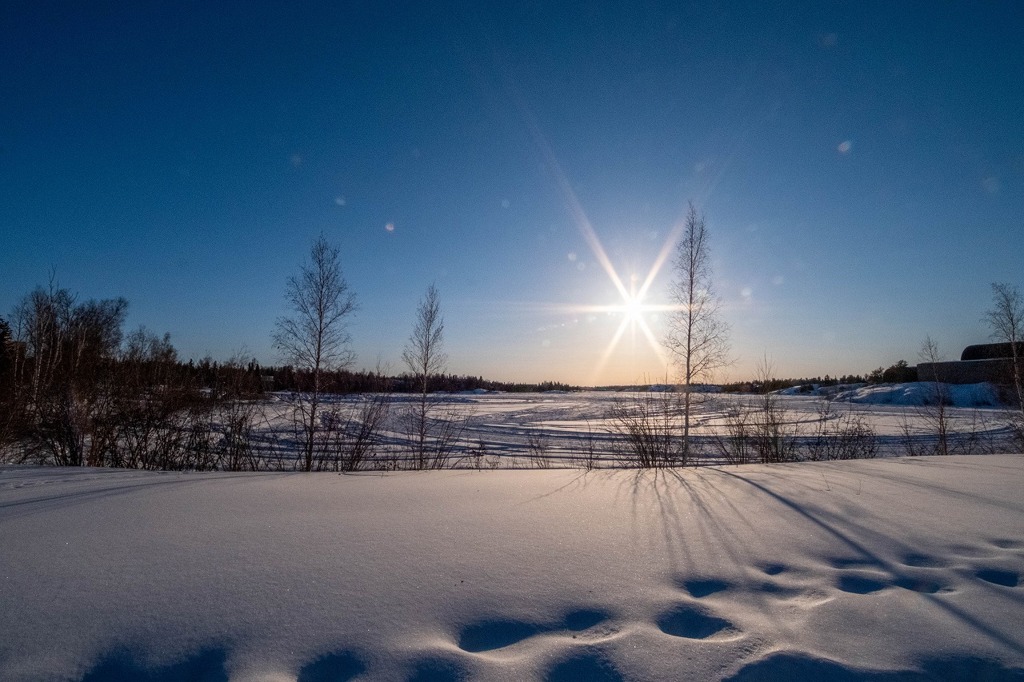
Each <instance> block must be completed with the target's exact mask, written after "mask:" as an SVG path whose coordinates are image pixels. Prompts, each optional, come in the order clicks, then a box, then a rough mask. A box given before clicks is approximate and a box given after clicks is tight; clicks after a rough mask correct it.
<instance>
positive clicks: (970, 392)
mask: <svg viewBox="0 0 1024 682" xmlns="http://www.w3.org/2000/svg"><path fill="white" fill-rule="evenodd" d="M938 396H943V398H944V402H945V403H946V404H949V405H952V406H954V407H997V406H998V405H999V404H1000V403H999V392H998V390H997V389H996V387H995V386H993V385H992V384H990V383H980V384H936V383H935V382H932V381H915V382H912V383H906V384H878V385H874V386H862V387H860V388H856V389H852V390H847V391H842V392H840V393H838V394H836V396H835V399H836V400H839V401H843V402H850V403H864V404H871V405H903V406H921V405H935V404H937V401H938Z"/></svg>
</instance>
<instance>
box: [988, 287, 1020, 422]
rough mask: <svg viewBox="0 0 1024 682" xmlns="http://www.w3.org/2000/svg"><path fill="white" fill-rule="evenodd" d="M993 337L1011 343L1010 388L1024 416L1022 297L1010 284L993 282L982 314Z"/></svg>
mask: <svg viewBox="0 0 1024 682" xmlns="http://www.w3.org/2000/svg"><path fill="white" fill-rule="evenodd" d="M985 319H986V320H987V321H988V325H989V327H990V328H991V329H992V338H993V339H995V340H996V341H1000V342H1002V343H1007V344H1009V345H1010V359H1011V362H1012V371H1013V387H1014V390H1015V391H1016V393H1017V406H1018V407H1019V408H1020V411H1021V416H1022V417H1024V376H1022V371H1021V369H1022V368H1021V364H1022V361H1021V345H1022V344H1024V298H1021V294H1020V290H1019V289H1018V288H1017V287H1015V286H1013V285H1010V284H1005V283H999V282H996V283H993V284H992V307H991V308H990V309H989V311H988V312H987V313H986V314H985Z"/></svg>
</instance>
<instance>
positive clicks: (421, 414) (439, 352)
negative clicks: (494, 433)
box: [402, 284, 448, 469]
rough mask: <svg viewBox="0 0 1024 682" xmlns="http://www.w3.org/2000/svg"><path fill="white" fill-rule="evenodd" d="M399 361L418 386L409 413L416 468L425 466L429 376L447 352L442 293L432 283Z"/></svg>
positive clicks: (443, 362)
mask: <svg viewBox="0 0 1024 682" xmlns="http://www.w3.org/2000/svg"><path fill="white" fill-rule="evenodd" d="M402 361H403V362H405V366H406V367H408V368H409V371H410V372H411V373H412V375H413V377H414V378H415V380H416V383H417V385H418V388H419V399H418V401H417V403H416V406H415V409H414V412H413V414H412V424H411V429H412V436H413V438H414V444H413V447H414V454H415V457H416V465H417V467H418V468H420V469H423V468H426V465H427V462H426V458H427V433H428V431H429V419H430V408H431V403H430V398H429V388H430V377H431V376H433V375H436V374H440V373H441V372H443V371H444V369H445V366H446V365H447V363H448V355H447V354H446V353H445V352H444V317H442V315H441V294H440V293H439V292H438V290H437V286H436V285H434V284H431V285H430V286H429V287H427V293H426V294H425V295H424V296H423V298H422V299H421V300H420V305H419V308H417V310H416V324H415V325H414V326H413V330H412V334H411V335H410V336H409V340H408V342H406V344H405V349H404V350H403V351H402Z"/></svg>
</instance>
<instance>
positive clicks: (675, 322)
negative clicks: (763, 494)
mask: <svg viewBox="0 0 1024 682" xmlns="http://www.w3.org/2000/svg"><path fill="white" fill-rule="evenodd" d="M674 272H675V279H674V280H673V282H672V288H671V289H670V290H669V297H670V299H671V301H672V304H673V305H674V306H675V308H676V309H675V311H674V312H673V313H672V314H671V316H670V317H669V328H668V333H667V335H666V337H665V342H664V343H665V346H666V348H667V349H668V350H669V352H670V353H671V354H672V359H673V362H674V363H675V364H676V366H677V367H678V370H679V376H680V379H681V381H682V384H683V401H682V408H683V440H682V450H681V455H682V463H683V464H686V463H687V462H689V460H690V425H691V421H692V415H693V411H694V400H693V386H694V384H696V383H701V382H706V381H708V380H710V379H711V377H712V375H713V374H714V372H715V371H716V370H718V369H721V368H722V367H724V366H725V365H727V364H729V325H728V324H726V322H725V321H724V320H723V319H722V316H721V301H720V299H719V298H718V297H717V296H716V295H715V293H714V288H713V286H712V272H711V252H710V246H709V244H708V230H707V225H706V223H705V221H704V216H703V215H700V214H698V213H697V209H696V208H695V207H694V205H693V203H692V202H691V203H690V207H689V210H688V211H687V214H686V231H685V232H684V234H683V239H682V241H681V242H680V243H679V247H678V251H677V252H676V259H675V263H674Z"/></svg>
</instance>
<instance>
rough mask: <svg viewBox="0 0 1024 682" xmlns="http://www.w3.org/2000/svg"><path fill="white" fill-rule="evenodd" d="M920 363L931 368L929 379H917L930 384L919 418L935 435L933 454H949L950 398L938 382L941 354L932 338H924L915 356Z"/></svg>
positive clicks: (944, 386)
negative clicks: (929, 390) (926, 401)
mask: <svg viewBox="0 0 1024 682" xmlns="http://www.w3.org/2000/svg"><path fill="white" fill-rule="evenodd" d="M917 355H918V357H919V358H920V359H921V362H922V363H927V364H928V365H929V366H930V367H931V368H932V375H931V376H930V377H927V378H925V377H918V378H919V379H920V380H921V381H930V382H931V383H932V394H931V396H930V397H929V399H928V404H925V405H924V406H922V408H921V416H922V417H924V419H925V421H926V422H927V424H928V430H929V432H931V433H934V434H935V439H936V440H935V450H934V452H935V454H937V455H948V454H950V423H949V421H950V419H949V417H950V415H949V404H950V402H951V401H950V396H949V390H948V389H947V388H946V384H944V383H942V382H941V381H940V379H941V377H940V376H939V365H938V363H940V362H942V361H943V359H944V358H943V356H942V353H940V352H939V344H938V343H936V342H935V341H934V340H933V339H932V337H930V336H928V337H925V340H924V342H923V343H922V344H921V351H920V352H919V353H918V354H917Z"/></svg>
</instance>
